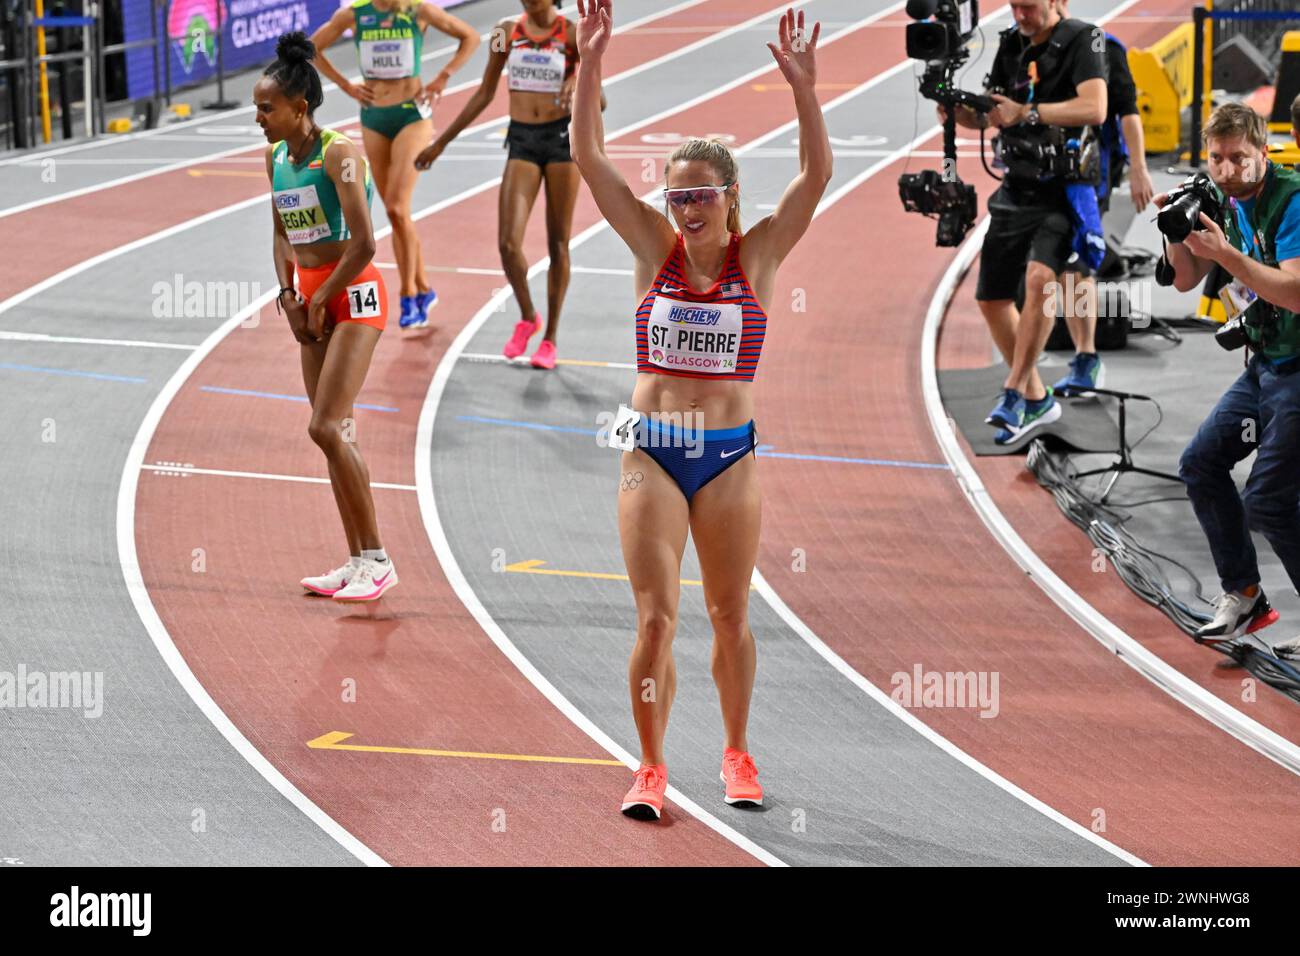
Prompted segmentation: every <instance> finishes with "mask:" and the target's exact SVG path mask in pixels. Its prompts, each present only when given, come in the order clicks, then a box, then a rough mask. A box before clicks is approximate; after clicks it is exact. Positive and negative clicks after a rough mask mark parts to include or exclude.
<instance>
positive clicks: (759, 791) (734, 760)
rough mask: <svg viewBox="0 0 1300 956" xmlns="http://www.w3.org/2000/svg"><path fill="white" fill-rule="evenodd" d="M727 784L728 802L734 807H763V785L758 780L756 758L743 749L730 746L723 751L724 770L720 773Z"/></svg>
mask: <svg viewBox="0 0 1300 956" xmlns="http://www.w3.org/2000/svg"><path fill="white" fill-rule="evenodd" d="M718 776H720V777H721V778H722V782H723V783H725V784H726V785H727V796H726V801H727V803H729V804H731V805H732V806H733V807H761V806H762V805H763V785H762V784H760V783H759V782H758V768H757V767H755V766H754V758H753V757H751V756H750V755H749V754H747V753H746V752H745V751H743V750H736V749H735V748H733V747H728V748H727V749H726V750H724V751H723V752H722V772H721V773H720V774H719V775H718Z"/></svg>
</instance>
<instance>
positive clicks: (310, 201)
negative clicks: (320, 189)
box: [275, 186, 330, 245]
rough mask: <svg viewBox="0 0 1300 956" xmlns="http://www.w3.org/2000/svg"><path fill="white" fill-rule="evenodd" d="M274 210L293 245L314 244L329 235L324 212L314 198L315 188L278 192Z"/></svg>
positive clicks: (304, 187) (317, 200) (328, 226)
mask: <svg viewBox="0 0 1300 956" xmlns="http://www.w3.org/2000/svg"><path fill="white" fill-rule="evenodd" d="M275 209H276V212H278V213H279V214H280V221H281V222H283V223H284V231H285V232H286V233H288V235H289V241H290V242H291V243H294V244H295V245H302V244H304V243H308V242H315V241H316V240H317V239H323V238H325V237H326V236H328V235H329V234H330V224H329V223H328V222H326V221H325V210H324V209H322V208H321V205H320V200H319V199H317V198H316V187H315V186H303V187H301V188H299V189H283V190H278V191H277V192H276V194H275Z"/></svg>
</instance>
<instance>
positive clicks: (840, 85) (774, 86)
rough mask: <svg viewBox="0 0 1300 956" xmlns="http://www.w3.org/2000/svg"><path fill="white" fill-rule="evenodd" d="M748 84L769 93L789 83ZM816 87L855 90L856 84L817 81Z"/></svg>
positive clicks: (787, 86) (786, 86)
mask: <svg viewBox="0 0 1300 956" xmlns="http://www.w3.org/2000/svg"><path fill="white" fill-rule="evenodd" d="M749 85H750V87H751V88H752V89H754V90H756V91H757V92H759V93H771V92H773V91H777V90H788V89H790V85H789V84H788V83H751V84H749ZM817 89H819V90H855V89H857V84H856V83H818V84H817Z"/></svg>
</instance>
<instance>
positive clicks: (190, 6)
mask: <svg viewBox="0 0 1300 956" xmlns="http://www.w3.org/2000/svg"><path fill="white" fill-rule="evenodd" d="M349 2H350V0H170V2H162V0H123V3H122V21H123V22H122V29H123V33H124V34H125V37H126V40H127V42H130V41H133V40H147V39H149V37H150V36H151V35H152V34H151V31H150V29H149V17H150V11H151V10H153V11H156V14H157V17H158V33H159V34H160V35H162V34H165V35H166V38H167V42H166V49H167V55H166V57H165V58H162V57H160V58H159V60H158V66H157V74H158V75H157V76H156V77H155V75H154V73H155V68H154V51H153V50H152V49H151V48H150V47H147V46H146V47H140V48H138V49H135V50H131V51H129V52H128V53H127V62H126V70H127V96H128V98H130V99H142V98H145V97H149V96H152V95H154V94H155V93H159V94H161V93H162V91H163V90H164V89H166V88H167V82H166V78H165V77H166V74H165V73H164V71H165V70H168V69H170V70H171V88H172V89H173V90H176V89H180V88H183V87H187V86H192V85H194V84H196V83H203V82H205V81H207V80H210V79H212V78H213V77H215V76H216V72H217V17H218V11H217V5H218V4H220V5H221V10H220V18H221V35H222V39H223V41H224V44H225V48H224V50H223V51H222V56H223V58H224V60H225V71H226V74H227V75H230V74H231V73H234V72H236V71H238V70H246V69H248V68H250V67H254V66H262V65H263V64H265V63H267V62H269V61H270V60H271V58H272V57H274V56H275V41H276V38H277V37H279V36H280V34H282V33H286V32H288V31H290V30H303V31H305V32H306V33H311V32H312V31H313V30H315V29H316V28H317V27H319V26H320V25H321V24H322V23H324V22H325V21H326V20H328V19H329V17H330V16H331V14H333V12H334V11H335V10H337V9H338V7H339V6H340V5H341V4H342V5H347V3H349ZM431 2H432V3H434V4H435V5H436V6H440V7H453V6H456V5H457V4H459V3H463V2H465V0H431Z"/></svg>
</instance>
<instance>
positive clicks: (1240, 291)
mask: <svg viewBox="0 0 1300 956" xmlns="http://www.w3.org/2000/svg"><path fill="white" fill-rule="evenodd" d="M1258 298H1259V296H1257V295H1256V294H1255V293H1254V292H1253V291H1251V290H1250V289H1249V288H1247V287H1246V286H1245V285H1243V284H1242V282H1241V281H1240V280H1234V281H1233V282H1229V283H1228V284H1227V285H1225V286H1224V287H1223V288H1222V289H1220V290H1219V301H1221V302H1222V303H1223V309H1224V311H1225V312H1226V313H1227V314H1228V321H1229V322H1231V321H1232V320H1233V319H1235V318H1237V316H1239V315H1241V314H1242V313H1243V312H1245V311H1246V310H1247V309H1249V308H1250V307H1251V305H1252V304H1253V303H1254V301H1255V300H1256V299H1258Z"/></svg>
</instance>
